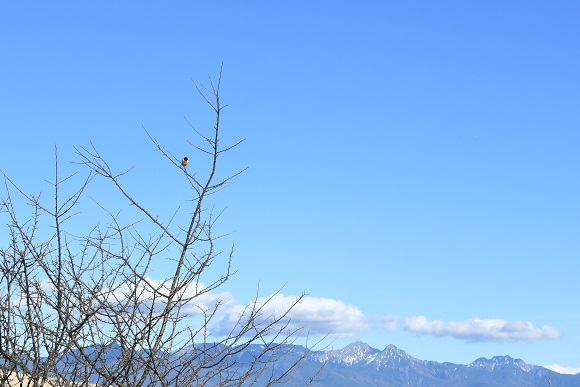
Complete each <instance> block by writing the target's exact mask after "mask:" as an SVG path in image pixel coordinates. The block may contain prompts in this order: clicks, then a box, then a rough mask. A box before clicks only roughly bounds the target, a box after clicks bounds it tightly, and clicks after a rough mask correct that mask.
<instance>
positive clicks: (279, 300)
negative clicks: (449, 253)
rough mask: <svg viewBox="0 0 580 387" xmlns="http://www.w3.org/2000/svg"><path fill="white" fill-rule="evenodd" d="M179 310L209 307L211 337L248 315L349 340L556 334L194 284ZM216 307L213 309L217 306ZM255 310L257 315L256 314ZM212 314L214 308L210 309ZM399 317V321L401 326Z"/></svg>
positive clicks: (525, 339)
mask: <svg viewBox="0 0 580 387" xmlns="http://www.w3.org/2000/svg"><path fill="white" fill-rule="evenodd" d="M148 283H149V284H150V285H151V286H153V287H155V288H159V289H164V288H165V287H166V286H167V284H165V283H164V282H162V281H157V280H154V279H150V278H148ZM128 290H130V289H128V287H127V286H126V285H121V286H119V287H118V288H116V289H115V291H114V292H113V294H114V298H115V299H117V300H119V299H122V298H123V297H124V294H126V293H125V292H126V291H128ZM149 293H150V292H149V291H147V290H145V289H142V292H141V294H142V295H143V296H144V299H151V294H149ZM181 296H182V297H183V299H184V300H187V301H184V304H183V305H182V308H183V309H182V310H183V311H185V312H186V313H187V314H188V315H189V316H190V317H192V318H195V317H196V316H201V315H203V314H205V313H206V312H207V311H211V310H213V311H216V312H217V313H216V314H215V318H214V319H212V321H211V322H210V325H209V326H208V328H209V329H210V332H211V333H212V335H215V336H222V335H227V334H231V333H232V331H235V330H236V324H238V325H239V324H240V323H242V324H243V323H244V322H245V321H247V319H248V317H249V316H250V315H252V313H254V314H253V315H252V318H254V319H255V322H258V323H260V322H262V323H272V322H273V321H275V320H279V321H277V322H276V325H278V326H285V328H286V329H290V330H293V331H297V330H302V331H303V332H304V333H305V334H308V335H323V336H324V335H330V336H334V337H341V338H347V339H357V338H358V337H359V335H360V334H361V333H363V332H367V331H373V330H374V331H386V332H395V331H397V330H398V329H399V328H400V326H401V325H402V329H403V331H405V332H408V333H410V334H416V335H429V336H435V337H451V338H454V339H457V340H464V341H466V342H470V343H476V342H495V343H535V342H537V341H541V340H554V339H558V338H560V332H559V331H558V330H557V329H555V328H553V327H550V326H542V327H534V325H533V324H532V322H529V321H508V320H503V319H498V318H495V319H481V318H479V317H473V318H468V319H465V320H462V321H442V320H432V321H430V320H428V319H427V317H425V316H413V317H405V318H400V317H398V316H392V315H383V316H378V317H372V318H371V317H368V316H365V314H364V313H363V312H362V311H361V310H360V309H359V308H358V307H357V306H355V305H351V304H347V303H345V302H343V301H341V300H335V299H332V298H324V297H311V296H304V297H302V299H301V300H300V301H299V302H298V299H299V298H300V297H299V296H292V295H290V296H287V295H284V294H282V293H274V294H273V295H270V296H267V297H259V298H257V299H255V300H253V301H251V302H249V303H247V304H244V303H240V302H238V301H236V300H235V299H234V297H233V295H232V294H231V293H229V292H214V291H210V290H209V289H207V288H206V287H205V286H204V285H203V284H201V283H196V284H192V286H190V287H188V288H184V289H183V293H182V294H181ZM216 309H217V310H216ZM256 310H257V311H258V314H255V312H256ZM212 313H213V312H212ZM401 321H402V324H401Z"/></svg>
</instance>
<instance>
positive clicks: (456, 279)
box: [0, 0, 580, 370]
mask: <svg viewBox="0 0 580 387" xmlns="http://www.w3.org/2000/svg"><path fill="white" fill-rule="evenodd" d="M0 58H1V60H0V133H1V140H0V168H2V170H4V171H5V172H6V173H7V174H9V175H10V176H11V177H13V178H14V180H16V181H17V182H19V183H20V184H21V185H23V187H24V188H25V189H29V190H31V191H33V192H36V191H38V190H40V189H41V188H42V187H44V188H43V189H45V188H47V187H46V186H43V180H44V179H50V178H51V174H52V170H53V154H54V148H53V147H54V144H57V145H58V147H59V158H60V160H61V163H62V166H63V168H65V169H69V170H74V169H75V168H77V167H76V166H75V165H70V164H68V163H65V161H74V160H76V158H75V155H74V150H73V146H78V145H85V146H86V145H89V143H90V142H91V141H92V142H93V143H94V144H95V146H97V147H98V148H99V149H100V150H101V151H102V153H103V154H104V155H105V156H107V157H108V158H109V162H110V163H111V164H112V165H114V166H116V167H117V168H118V169H119V170H122V169H124V168H128V167H131V166H134V167H135V168H134V169H133V171H132V173H131V175H130V176H129V177H128V183H127V184H128V185H129V186H130V187H131V188H132V189H133V190H134V192H135V193H136V196H139V197H141V198H142V200H143V201H144V202H145V203H146V204H150V205H152V206H154V207H155V208H156V209H158V210H159V211H160V212H163V211H165V212H167V211H170V210H172V209H173V208H174V205H175V202H174V200H179V199H180V198H182V197H183V195H181V194H180V193H176V192H175V190H177V189H178V188H174V186H173V185H172V184H173V182H172V181H171V176H172V175H171V174H169V173H166V170H167V168H169V166H168V165H167V164H166V163H164V161H163V159H162V158H161V157H159V155H158V154H156V153H155V151H154V149H153V146H152V145H151V143H150V142H149V140H148V139H147V137H146V135H145V133H144V132H143V129H142V125H143V126H145V127H146V128H147V129H148V130H149V131H150V132H151V133H153V134H154V135H155V136H156V137H157V138H158V139H159V141H160V142H162V143H163V144H165V145H166V146H167V147H168V148H169V149H171V150H172V151H173V152H174V153H175V154H178V155H181V154H183V155H188V154H191V153H192V152H193V151H192V148H191V147H190V146H189V145H188V143H187V140H188V139H191V140H192V139H194V135H193V133H192V132H191V130H190V129H189V128H188V126H187V125H186V123H185V121H184V118H183V117H184V116H186V117H187V118H188V119H189V120H190V121H192V122H194V123H195V124H196V125H198V126H200V127H204V126H205V127H207V125H211V123H212V116H211V114H210V112H209V111H208V110H207V108H206V106H205V105H204V104H203V102H202V101H201V100H200V98H199V97H198V96H197V95H196V92H195V89H194V88H193V85H192V83H191V79H194V80H196V81H199V82H202V83H203V82H205V81H206V79H207V74H212V75H214V76H216V75H217V73H218V70H219V67H220V64H221V63H222V62H223V63H224V76H223V93H222V98H223V100H224V102H225V103H227V104H228V105H229V107H228V108H227V109H226V110H225V112H224V114H225V116H224V122H223V130H224V131H225V133H224V136H225V138H224V139H225V140H227V141H234V140H235V139H239V138H247V141H246V142H245V143H244V144H243V146H242V147H240V148H239V150H238V151H237V152H236V153H232V154H231V156H230V157H229V158H228V159H227V161H226V165H224V168H225V169H226V170H228V171H229V170H232V171H233V170H235V169H237V168H239V167H240V168H241V167H245V166H248V167H249V170H248V171H247V172H246V173H245V174H243V175H242V176H241V177H240V178H239V179H238V180H237V181H236V183H235V184H234V185H233V186H231V187H230V188H229V189H228V190H226V191H224V192H223V193H222V194H221V196H220V197H219V199H218V200H217V201H216V204H217V205H218V206H221V207H225V206H227V207H228V209H227V212H226V213H225V215H224V218H223V220H222V223H221V227H222V229H223V230H224V231H232V230H235V233H234V234H233V235H232V236H231V238H232V239H233V240H235V243H236V256H235V261H234V266H235V267H236V268H237V270H238V274H237V275H236V277H235V278H234V280H233V281H232V282H231V283H230V284H229V285H228V286H227V287H226V288H224V289H222V291H224V292H229V293H231V295H232V297H233V298H234V299H235V300H236V302H240V303H244V302H247V301H249V300H250V299H251V297H252V296H253V295H254V292H255V290H256V287H257V284H258V281H259V283H260V290H261V294H262V295H264V296H265V295H269V294H271V293H272V292H274V291H276V290H277V289H278V288H279V287H280V286H283V285H284V284H285V287H284V289H283V291H282V292H283V294H284V295H285V296H294V295H298V294H300V293H301V292H302V291H306V292H307V293H308V294H309V297H310V298H309V299H308V300H307V302H305V303H304V305H303V306H302V307H301V310H299V311H297V316H296V319H297V320H301V319H302V320H304V321H306V320H308V319H309V318H311V319H318V320H317V323H316V324H314V322H313V324H314V325H313V326H315V327H316V328H315V329H313V331H314V332H317V331H324V330H325V329H329V327H330V326H332V329H333V333H335V334H340V335H342V336H341V337H342V338H341V339H339V340H337V341H336V342H335V344H334V346H335V347H337V348H340V347H341V346H343V345H345V344H346V343H349V342H351V341H354V340H362V341H365V342H367V343H368V344H369V345H371V346H372V347H375V348H379V349H383V348H384V347H386V346H387V345H388V344H395V345H396V346H398V347H399V348H401V349H403V350H405V351H407V352H408V353H409V354H410V355H412V356H415V357H418V358H421V359H428V360H436V361H441V362H442V361H450V362H455V363H469V362H471V361H473V360H475V359H476V358H478V357H481V356H485V357H488V358H489V357H491V356H494V355H504V354H507V355H510V356H512V357H516V358H521V359H523V360H525V361H526V362H528V363H531V364H537V365H552V364H558V365H561V366H565V367H573V368H579V370H580V353H579V352H578V348H580V301H579V295H580V280H579V278H580V275H579V273H580V243H579V241H580V175H579V167H580V151H579V145H580V71H579V69H580V3H578V2H577V1H553V2H544V1H534V0H532V1H530V0H527V1H486V2H466V1H447V0H443V1H436V2H435V1H405V2H402V1H399V2H394V1H393V2H387V1H357V2H355V1H350V2H346V1H318V2H311V1H285V2H281V1H276V2H272V1H244V2H234V1H230V2H223V1H215V2H201V1H198V2H193V1H189V2H185V1H177V2H172V3H171V4H161V3H160V2H152V1H138V2H137V1H123V2H111V1H110V2H93V3H91V4H89V3H87V2H73V1H68V2H66V1H61V2H41V1H28V2H2V3H1V4H0ZM193 164H194V165H193V166H192V168H193V167H194V166H195V163H193ZM176 187H179V185H176ZM95 189H96V190H99V189H106V187H104V186H103V187H102V186H101V185H99V184H96V185H95ZM104 192H105V191H103V192H101V193H99V192H94V191H93V193H92V194H93V195H97V196H98V195H99V194H101V195H103V196H106V193H104ZM111 200H112V199H111ZM87 215H88V216H87V218H90V217H91V216H90V213H87ZM159 270H162V268H160V269H159Z"/></svg>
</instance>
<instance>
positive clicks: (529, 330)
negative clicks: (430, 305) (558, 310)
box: [404, 316, 560, 343]
mask: <svg viewBox="0 0 580 387" xmlns="http://www.w3.org/2000/svg"><path fill="white" fill-rule="evenodd" d="M404 329H405V330H406V331H407V332H411V333H416V334H423V335H431V336H436V337H445V336H448V337H452V338H454V339H458V340H465V341H467V342H471V343H474V342H496V343H522V342H523V343H535V342H536V341H540V340H551V339H558V338H560V332H559V331H558V330H557V329H555V328H552V327H549V326H543V327H541V328H535V327H534V326H533V325H532V323H531V322H529V321H507V320H502V319H480V318H478V317H474V318H469V319H466V320H463V321H441V320H433V321H429V320H427V318H426V317H425V316H415V317H407V318H405V320H404Z"/></svg>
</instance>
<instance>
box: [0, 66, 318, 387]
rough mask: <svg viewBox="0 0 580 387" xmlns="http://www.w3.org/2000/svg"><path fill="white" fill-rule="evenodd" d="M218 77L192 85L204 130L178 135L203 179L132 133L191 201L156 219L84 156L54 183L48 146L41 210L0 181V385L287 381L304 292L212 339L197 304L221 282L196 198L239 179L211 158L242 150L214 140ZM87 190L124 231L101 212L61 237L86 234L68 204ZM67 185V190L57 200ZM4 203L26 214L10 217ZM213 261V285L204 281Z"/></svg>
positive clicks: (214, 238) (207, 211)
mask: <svg viewBox="0 0 580 387" xmlns="http://www.w3.org/2000/svg"><path fill="white" fill-rule="evenodd" d="M221 79H222V73H221V69H220V73H219V77H218V78H217V82H214V81H213V80H212V78H211V77H210V78H209V86H208V87H206V86H203V85H198V84H196V83H195V82H194V85H195V88H196V90H197V91H198V93H199V94H200V95H201V96H202V98H203V100H204V101H205V103H206V104H207V105H208V106H209V107H210V109H211V111H212V112H213V114H214V116H215V121H214V127H213V129H212V130H211V131H210V132H204V131H201V130H197V129H196V128H195V127H194V126H193V125H191V124H190V127H191V129H192V130H193V133H194V135H195V136H197V139H198V141H197V142H191V143H190V145H191V146H192V147H193V149H194V150H195V151H196V152H198V154H199V155H200V157H203V158H205V159H207V161H208V163H207V165H208V167H207V170H205V171H204V170H195V172H193V171H191V168H188V167H187V166H185V165H187V161H188V160H187V159H185V160H182V159H181V158H178V157H176V156H175V155H174V154H173V153H171V152H170V151H168V150H166V149H165V147H164V146H163V145H162V144H160V143H159V142H158V141H157V140H156V139H155V138H154V137H153V136H151V134H150V133H149V132H147V131H146V133H147V135H148V136H149V138H150V139H151V141H152V142H153V144H154V145H155V147H156V149H157V151H158V152H159V153H160V155H162V156H163V157H164V158H165V159H166V160H167V161H168V166H169V167H171V168H176V169H177V170H179V171H180V174H181V176H182V183H183V184H185V186H186V187H188V188H189V190H190V192H192V197H191V198H190V199H189V200H187V201H186V202H185V203H177V204H176V206H175V210H174V212H172V213H171V214H170V215H169V216H167V214H156V213H154V212H153V210H151V209H148V208H147V207H146V206H144V205H142V204H141V202H140V200H139V198H138V197H137V196H135V195H134V193H132V192H129V190H128V189H126V188H125V186H124V185H123V178H124V177H125V175H126V173H127V171H124V172H117V171H115V170H114V167H113V166H111V165H110V164H109V163H108V162H107V160H106V158H105V157H104V156H102V154H101V153H100V152H99V150H98V149H97V148H96V147H95V146H93V145H91V146H89V147H79V148H77V149H76V151H77V154H78V156H79V157H80V162H78V164H80V165H82V166H84V167H87V171H86V175H85V176H84V177H82V178H81V177H80V175H79V174H77V173H73V174H71V175H67V176H66V177H65V178H61V177H60V176H59V163H58V157H57V152H56V147H55V178H54V181H53V182H52V183H51V186H52V190H53V195H52V198H51V199H49V200H48V201H45V200H44V197H43V196H42V195H37V196H33V195H29V194H27V193H25V192H23V191H22V190H20V189H19V188H18V185H17V184H15V183H14V182H13V181H12V180H11V179H10V178H8V177H7V176H6V175H5V174H4V173H3V172H2V174H3V175H4V183H5V188H6V197H5V198H4V199H2V201H1V202H0V206H1V207H0V211H1V212H0V214H1V215H2V216H3V217H4V218H5V219H6V220H7V221H6V224H7V231H8V232H7V236H8V237H9V238H8V242H7V244H6V246H5V247H3V248H1V249H0V254H1V257H2V262H1V263H0V264H1V267H0V283H1V284H0V319H1V320H0V387H1V386H10V385H27V386H42V385H54V386H65V385H74V386H84V385H88V384H89V383H92V384H97V385H100V386H147V385H151V386H153V385H154V386H176V387H177V386H217V385H219V386H245V385H255V384H258V385H263V386H269V385H274V384H278V383H282V382H286V381H288V380H290V379H291V378H292V376H293V375H294V373H295V372H296V370H297V369H298V367H299V365H300V363H301V361H302V360H303V359H304V358H305V356H307V354H308V353H309V352H310V350H311V349H312V347H310V349H309V345H306V348H304V350H302V351H299V352H297V351H296V347H295V346H291V345H288V344H292V343H294V342H295V340H296V339H297V338H299V337H301V336H302V335H304V332H303V327H298V328H296V327H295V326H294V325H293V324H291V323H290V318H289V317H290V312H291V311H292V308H293V307H294V306H295V305H296V304H298V303H299V302H300V301H301V300H302V298H303V297H304V294H303V295H301V296H298V297H297V298H296V300H295V302H294V304H293V305H292V306H291V307H290V308H287V309H285V310H282V311H280V312H277V313H270V312H266V310H269V309H268V307H269V305H270V304H271V303H272V300H273V298H266V299H263V298H260V296H259V292H257V293H256V297H255V299H254V300H253V301H252V302H250V303H249V304H247V305H246V306H245V307H244V308H242V310H240V312H239V314H238V315H237V317H236V319H235V321H233V323H232V324H231V325H230V326H229V333H228V334H225V335H221V336H219V337H216V336H215V335H212V330H211V326H212V323H215V322H216V320H217V319H218V318H219V316H220V312H221V311H222V310H223V308H224V307H225V302H226V300H220V299H218V298H213V297H210V296H211V295H212V294H213V292H214V291H216V290H217V289H218V288H221V287H222V286H223V285H225V284H226V283H227V282H228V281H229V280H230V278H231V276H232V275H233V274H234V273H233V271H232V269H231V262H232V257H233V253H234V247H233V246H232V247H231V248H230V249H229V251H227V252H226V253H223V252H222V250H220V248H219V246H220V243H219V241H220V238H221V236H222V235H221V234H218V233H217V231H216V228H215V225H216V222H217V221H218V220H219V218H220V215H221V212H219V211H216V210H214V208H213V207H211V206H208V204H207V203H208V197H210V196H211V195H213V194H215V193H217V192H219V191H220V190H221V189H223V188H225V187H226V186H227V185H228V184H230V183H231V181H232V179H234V178H235V177H237V176H238V175H239V174H240V173H242V172H243V170H240V171H234V172H233V173H231V174H229V175H224V176H221V174H219V173H218V170H219V168H218V167H219V166H220V160H221V157H223V156H224V155H225V154H226V153H228V152H231V151H232V150H234V149H235V148H236V147H237V146H238V145H240V144H241V143H242V142H243V140H240V141H238V142H235V143H233V144H231V145H226V146H223V145H222V144H221V142H220V139H221V136H220V130H221V128H220V119H221V115H222V111H223V109H224V107H225V106H224V105H222V103H221V101H220V87H221ZM188 123H189V122H188ZM79 179H81V180H79ZM97 179H104V180H105V181H107V182H108V183H109V186H110V187H111V188H112V190H113V191H114V192H117V193H119V194H120V197H121V198H122V199H123V200H124V202H125V203H127V204H129V205H131V207H132V208H135V209H137V211H138V212H139V213H140V214H141V216H140V218H139V219H137V220H135V221H133V222H129V223H126V222H123V221H122V220H121V216H120V215H119V213H118V212H113V211H111V210H109V209H107V208H105V206H103V207H102V212H103V213H104V214H105V217H106V219H107V220H106V222H96V224H94V225H93V226H92V228H91V229H90V231H89V232H88V233H82V232H81V233H78V232H75V231H74V230H77V229H78V227H76V228H75V226H78V224H83V225H84V226H86V225H87V224H89V222H90V219H85V218H83V213H82V211H81V206H80V199H81V197H85V196H86V195H87V194H86V191H87V190H88V189H89V188H90V187H91V185H92V184H93V183H94V182H95V181H96V180H97ZM75 182H76V183H75ZM73 183H75V184H76V185H77V188H73V189H72V191H70V192H69V193H68V194H64V193H63V192H65V190H66V189H68V186H67V185H68V184H73ZM14 193H17V194H18V198H19V200H20V201H24V202H26V204H28V205H29V206H28V207H26V208H29V209H31V211H32V212H31V213H28V214H26V213H24V214H23V213H22V211H21V210H19V208H20V207H19V206H18V205H17V203H16V202H17V200H15V199H14ZM21 199H23V200H21ZM45 203H49V204H45ZM183 214H186V215H187V216H184V215H183ZM165 218H167V219H165ZM47 219H50V220H49V222H48V223H46V220H47ZM143 227H145V228H143ZM144 230H145V231H144ZM151 230H153V231H151ZM79 234H80V235H79ZM154 260H155V262H157V263H158V262H163V265H164V268H165V269H166V270H169V272H170V274H169V275H167V276H166V277H165V278H164V279H159V280H155V279H152V278H153V276H154V275H155V272H154V269H153V261H154ZM216 262H218V263H219V264H221V265H223V267H224V270H223V273H221V274H219V275H217V277H213V278H210V279H209V281H208V278H207V276H208V274H207V273H208V272H209V271H208V269H209V268H210V267H212V265H215V264H216ZM212 273H213V271H212ZM207 300H211V303H208V302H207ZM193 308H197V311H198V312H197V313H193V312H192V310H193ZM192 314H196V315H197V319H193V318H192V317H191V315H192ZM192 321H195V322H199V324H194V323H192ZM251 344H261V345H260V346H251ZM313 376H314V375H313ZM13 380H16V382H14V381H13Z"/></svg>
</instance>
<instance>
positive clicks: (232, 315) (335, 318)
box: [214, 293, 370, 337]
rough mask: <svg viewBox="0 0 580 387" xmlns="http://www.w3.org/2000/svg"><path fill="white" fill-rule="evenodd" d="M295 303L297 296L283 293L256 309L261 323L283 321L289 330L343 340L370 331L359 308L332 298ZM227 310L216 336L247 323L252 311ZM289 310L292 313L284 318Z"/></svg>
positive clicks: (261, 302)
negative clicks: (239, 324)
mask: <svg viewBox="0 0 580 387" xmlns="http://www.w3.org/2000/svg"><path fill="white" fill-rule="evenodd" d="M296 300H297V297H296V296H284V295H283V294H280V293H278V294H274V295H272V296H270V297H262V298H259V299H258V300H257V302H256V306H257V307H260V308H261V309H260V317H259V318H258V321H272V320H273V319H275V318H282V319H281V321H280V325H282V324H288V328H289V329H299V328H301V327H304V330H305V332H308V333H309V334H321V335H325V334H328V333H331V334H332V335H340V336H342V337H354V336H355V335H356V333H358V332H361V331H365V330H368V329H369V327H370V321H369V319H367V318H366V317H365V316H364V315H363V313H362V312H361V311H360V309H358V308H357V307H356V306H353V305H349V304H346V303H344V302H342V301H338V300H334V299H330V298H317V297H304V298H303V299H302V300H301V301H300V302H298V303H297V304H295V303H296ZM225 309H226V310H225V313H226V315H225V316H224V317H223V319H222V320H221V322H220V324H219V326H218V327H216V329H215V330H214V333H215V334H218V335H219V334H224V333H227V332H230V331H231V330H232V329H234V326H235V324H236V323H237V322H238V321H240V320H241V321H244V320H246V319H247V317H248V315H249V309H248V308H247V307H246V306H244V305H235V306H230V307H228V308H225ZM288 310H290V312H289V313H288V314H287V315H286V316H283V314H284V313H286V312H287V311H288ZM282 316H283V317H282Z"/></svg>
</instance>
